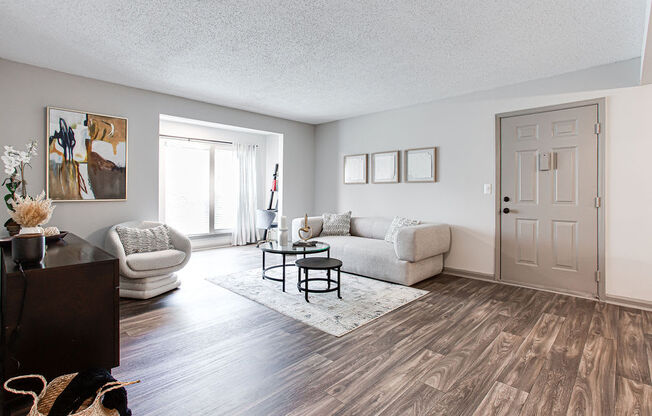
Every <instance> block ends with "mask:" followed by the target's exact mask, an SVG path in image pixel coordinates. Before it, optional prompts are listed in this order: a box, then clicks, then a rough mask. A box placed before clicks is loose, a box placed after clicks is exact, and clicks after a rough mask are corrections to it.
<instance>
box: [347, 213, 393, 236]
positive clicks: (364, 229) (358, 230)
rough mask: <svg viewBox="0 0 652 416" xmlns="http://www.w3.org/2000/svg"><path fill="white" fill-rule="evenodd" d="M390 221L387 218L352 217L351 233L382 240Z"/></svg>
mask: <svg viewBox="0 0 652 416" xmlns="http://www.w3.org/2000/svg"><path fill="white" fill-rule="evenodd" d="M391 223H392V220H390V219H388V218H380V217H353V218H351V235H354V236H356V237H364V238H375V239H378V240H383V239H384V238H385V234H387V229H388V228H389V225H390V224H391Z"/></svg>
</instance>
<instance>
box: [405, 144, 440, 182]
mask: <svg viewBox="0 0 652 416" xmlns="http://www.w3.org/2000/svg"><path fill="white" fill-rule="evenodd" d="M426 152H427V153H428V154H430V155H431V158H430V160H431V163H430V167H429V172H428V174H427V175H425V174H422V175H420V176H419V179H411V178H413V177H414V175H411V174H410V162H409V160H410V156H411V155H413V154H415V153H426ZM403 154H404V156H403V159H404V161H403V167H404V172H403V177H404V178H405V182H407V183H434V182H437V147H435V146H433V147H418V148H414V149H407V150H405V151H404V152H403ZM424 173H425V172H424Z"/></svg>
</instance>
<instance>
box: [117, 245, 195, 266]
mask: <svg viewBox="0 0 652 416" xmlns="http://www.w3.org/2000/svg"><path fill="white" fill-rule="evenodd" d="M185 258H186V253H184V252H183V251H179V250H174V249H168V250H161V251H152V252H148V253H134V254H130V255H128V256H127V257H126V260H127V266H129V267H130V268H131V269H132V270H141V271H142V270H158V269H165V268H166V267H172V266H176V265H177V264H181V263H182V262H183V260H185Z"/></svg>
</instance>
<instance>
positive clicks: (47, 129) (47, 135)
mask: <svg viewBox="0 0 652 416" xmlns="http://www.w3.org/2000/svg"><path fill="white" fill-rule="evenodd" d="M52 111H59V112H68V113H76V114H83V115H86V116H87V117H88V116H92V117H99V118H109V119H116V120H120V121H122V122H124V179H123V181H124V196H122V195H121V196H120V197H117V198H97V197H95V198H86V199H85V198H56V195H52V192H51V186H52V184H51V179H50V169H51V168H52V167H51V160H50V158H51V149H50V138H51V137H52V136H53V133H52V132H51V131H50V129H51V126H50V117H51V113H52ZM45 113H46V115H45V117H46V122H45V161H46V164H45V193H46V197H47V198H51V199H52V200H53V202H55V203H58V202H124V201H127V199H128V183H129V181H128V174H129V146H128V144H129V120H128V118H126V117H121V116H116V115H111V114H103V113H96V112H90V111H83V110H76V109H70V108H65V107H57V106H46V107H45Z"/></svg>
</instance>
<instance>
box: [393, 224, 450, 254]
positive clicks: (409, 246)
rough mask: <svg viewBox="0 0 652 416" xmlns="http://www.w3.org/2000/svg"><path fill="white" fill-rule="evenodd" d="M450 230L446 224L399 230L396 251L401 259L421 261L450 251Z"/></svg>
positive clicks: (395, 245) (423, 225) (424, 225)
mask: <svg viewBox="0 0 652 416" xmlns="http://www.w3.org/2000/svg"><path fill="white" fill-rule="evenodd" d="M450 242H451V233H450V228H449V227H448V225H446V224H421V225H414V226H409V227H402V228H399V229H398V232H397V233H396V238H395V240H394V251H395V252H396V256H398V258H399V259H401V260H405V261H412V262H415V261H420V260H423V259H426V258H428V257H432V256H436V255H438V254H442V253H445V252H447V251H448V249H449V247H450Z"/></svg>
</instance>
